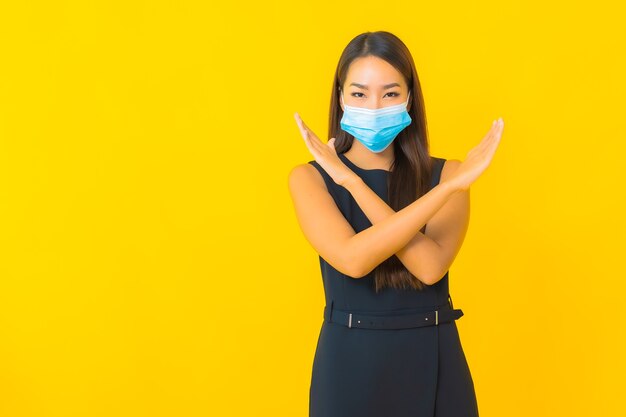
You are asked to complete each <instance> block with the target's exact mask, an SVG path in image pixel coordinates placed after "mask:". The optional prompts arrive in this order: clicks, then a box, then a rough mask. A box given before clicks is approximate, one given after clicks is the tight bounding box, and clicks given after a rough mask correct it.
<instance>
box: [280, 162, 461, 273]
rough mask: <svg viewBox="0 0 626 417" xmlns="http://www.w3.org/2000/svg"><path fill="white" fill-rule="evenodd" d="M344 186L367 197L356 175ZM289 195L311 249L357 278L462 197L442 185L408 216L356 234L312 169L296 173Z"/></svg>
mask: <svg viewBox="0 0 626 417" xmlns="http://www.w3.org/2000/svg"><path fill="white" fill-rule="evenodd" d="M342 185H343V186H344V187H346V188H347V189H348V190H349V191H350V192H352V193H353V195H354V194H356V195H362V193H361V192H360V191H357V189H358V188H361V191H363V187H367V186H366V185H365V184H364V183H363V180H361V178H359V177H358V176H356V175H355V176H354V177H350V179H349V180H346V181H344V182H343V184H342ZM289 189H290V192H291V196H292V199H293V202H294V206H295V210H296V216H297V218H298V221H299V224H300V227H301V228H302V231H303V233H304V235H305V237H306V238H307V240H308V241H309V243H311V245H312V246H313V247H314V248H315V250H316V251H317V252H318V253H319V254H320V256H321V257H322V258H324V259H325V260H326V261H327V262H328V263H330V264H331V265H332V266H333V267H334V268H335V269H337V270H339V271H341V272H342V273H344V274H346V275H348V276H351V277H354V278H360V277H363V276H365V275H366V274H368V273H369V272H370V271H372V270H373V269H374V268H375V267H376V266H377V265H379V264H380V263H382V262H383V261H384V260H386V259H387V258H389V257H390V256H392V255H393V254H395V253H396V252H398V251H399V250H400V249H402V248H403V247H404V246H406V245H407V243H408V242H409V241H410V240H411V239H413V237H414V236H415V235H416V233H418V231H419V229H421V228H422V226H424V224H426V222H427V221H428V220H429V219H430V218H431V217H432V216H433V215H434V214H435V213H436V212H437V211H438V210H439V209H440V208H441V207H442V206H443V205H444V204H445V203H446V202H447V201H448V200H449V199H450V198H451V197H452V196H453V195H455V194H456V193H458V192H459V191H460V189H459V188H457V187H456V186H455V185H453V184H452V182H449V181H442V182H441V183H439V185H437V186H435V187H434V188H432V189H431V190H430V191H429V192H427V193H426V194H424V195H423V196H422V197H420V198H419V199H417V200H416V201H414V202H413V203H411V204H409V205H408V206H406V207H405V208H403V209H402V210H399V211H398V212H396V213H390V214H389V215H387V216H386V217H385V218H384V219H381V220H379V221H378V222H377V223H376V224H373V225H372V226H371V227H369V228H367V229H365V230H363V231H361V232H359V233H355V231H354V229H353V228H352V226H351V225H350V224H349V223H348V222H347V220H346V219H345V217H344V216H343V214H342V213H341V212H340V211H339V209H338V208H337V205H336V204H335V202H334V200H333V199H332V197H331V196H330V194H329V193H328V190H327V189H326V185H325V184H324V180H323V179H322V177H321V175H320V174H319V172H317V170H316V169H315V167H313V166H312V165H311V164H301V165H298V166H297V167H295V168H294V169H292V171H291V172H290V174H289ZM392 211H393V210H392Z"/></svg>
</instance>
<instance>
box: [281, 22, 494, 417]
mask: <svg viewBox="0 0 626 417" xmlns="http://www.w3.org/2000/svg"><path fill="white" fill-rule="evenodd" d="M330 109H331V110H330V126H329V131H328V136H329V137H330V138H331V139H330V140H329V141H328V143H327V144H324V143H322V141H321V140H320V139H319V138H318V136H317V135H315V133H313V132H312V131H311V129H310V128H309V127H308V126H307V125H306V124H305V123H304V122H303V121H302V119H301V118H300V117H299V115H298V114H297V113H296V115H295V118H296V122H297V124H298V127H299V129H300V131H301V133H302V136H303V138H304V143H305V145H306V146H307V147H308V149H309V151H310V152H311V154H312V155H313V157H314V160H312V161H309V162H308V163H306V164H300V165H297V166H296V167H295V168H293V169H292V170H291V172H290V174H289V189H290V192H291V198H292V200H293V203H294V207H295V212H296V216H297V218H298V222H299V224H300V227H301V229H302V231H303V233H304V235H305V237H306V239H307V240H308V241H309V242H310V244H311V245H312V246H313V247H314V248H315V250H316V251H317V252H318V253H319V260H320V266H321V272H322V277H323V284H324V292H325V300H326V306H325V308H324V322H323V324H322V328H321V331H320V334H319V338H318V342H317V347H316V352H315V357H314V360H313V372H312V377H311V386H310V392H309V395H310V397H309V416H310V417H433V416H437V417H474V416H478V406H477V401H476V395H475V391H474V384H473V380H472V376H471V373H470V370H469V366H468V364H467V361H466V358H465V354H464V352H463V348H462V346H461V342H460V339H459V334H458V330H457V327H456V323H455V320H457V319H458V318H460V317H461V316H462V315H463V312H462V310H460V309H454V307H453V305H452V299H451V297H450V294H449V291H448V288H449V287H448V278H449V277H448V269H449V267H450V265H451V264H452V262H453V261H454V258H455V257H456V255H457V254H458V252H459V250H460V248H461V245H462V243H463V239H464V237H465V234H466V231H467V228H468V224H469V206H470V205H469V187H470V185H471V184H472V183H473V182H474V181H476V179H477V178H478V177H479V176H480V175H481V174H482V173H483V172H484V171H485V170H486V168H487V167H488V166H489V164H490V162H491V159H492V157H493V155H494V153H495V151H496V148H497V146H498V144H499V142H500V137H501V135H502V129H503V121H502V120H501V119H498V120H497V121H494V123H493V124H492V126H491V129H490V130H489V132H488V133H487V135H486V136H485V138H484V139H483V140H482V141H481V142H480V143H479V145H478V146H476V147H475V148H473V149H472V150H471V151H470V152H469V153H468V155H467V158H466V160H465V161H463V162H461V161H459V160H454V159H452V160H445V159H443V158H438V157H434V156H431V155H430V154H429V146H428V139H427V129H426V118H425V114H424V113H425V112H424V102H423V98H422V91H421V87H420V83H419V79H418V77H417V73H416V70H415V65H414V62H413V58H412V57H411V54H410V53H409V50H408V49H407V47H406V46H405V45H404V43H402V41H401V40H400V39H398V38H397V37H396V36H394V35H392V34H391V33H389V32H384V31H380V32H366V33H363V34H361V35H359V36H357V37H356V38H354V39H353V40H352V41H351V42H350V43H349V44H348V45H347V47H346V48H345V50H344V51H343V53H342V55H341V58H340V60H339V64H338V65H337V70H336V75H335V79H334V83H333V89H332V94H331V105H330ZM354 139H356V140H354Z"/></svg>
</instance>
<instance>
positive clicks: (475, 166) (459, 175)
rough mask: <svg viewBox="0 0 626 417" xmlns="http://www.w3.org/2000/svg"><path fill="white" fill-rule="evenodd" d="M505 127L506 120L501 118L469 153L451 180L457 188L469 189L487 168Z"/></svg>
mask: <svg viewBox="0 0 626 417" xmlns="http://www.w3.org/2000/svg"><path fill="white" fill-rule="evenodd" d="M502 129H504V120H502V118H499V119H498V120H495V121H494V122H493V124H492V125H491V129H490V130H489V132H487V135H486V136H485V137H484V138H483V140H482V141H481V142H480V143H479V144H478V146H476V147H474V148H473V149H472V150H470V151H469V153H468V154H467V158H465V161H463V163H462V164H461V165H459V167H458V168H457V169H456V171H455V172H454V174H453V175H452V177H451V178H449V179H448V180H446V182H448V181H449V182H450V183H451V184H452V185H453V187H454V188H455V189H459V190H467V189H468V188H469V186H470V185H471V184H472V183H473V182H474V181H476V179H478V177H479V176H480V175H481V174H482V173H483V172H484V171H485V170H486V169H487V167H488V166H489V164H490V163H491V159H492V158H493V154H494V153H495V152H496V149H497V148H498V144H499V143H500V138H501V137H502Z"/></svg>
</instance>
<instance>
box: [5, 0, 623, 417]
mask: <svg viewBox="0 0 626 417" xmlns="http://www.w3.org/2000/svg"><path fill="white" fill-rule="evenodd" d="M207 3H210V2H204V1H196V2H189V1H170V2H163V1H158V2H157V1H153V2H132V1H118V2H112V1H98V2H82V1H81V2H66V1H55V2H53V1H50V2H20V1H16V2H3V3H2V6H0V34H1V36H0V51H1V52H0V60H1V65H0V415H2V416H7V417H17V416H63V417H73V416H207V415H214V416H229V415H232V416H273V417H277V416H289V417H292V416H306V415H307V412H308V394H309V392H308V389H309V382H310V372H311V366H312V360H313V354H314V350H315V343H316V341H317V337H318V332H319V328H320V326H321V323H322V310H323V306H324V302H323V292H322V285H321V278H320V272H319V265H318V259H317V255H316V253H315V252H314V251H313V249H312V248H311V247H310V246H309V245H308V243H307V242H306V240H305V239H304V238H303V236H302V234H301V232H300V230H299V228H298V225H297V223H296V220H295V216H294V214H293V207H292V206H291V201H290V198H289V194H288V191H287V173H288V172H289V170H290V169H291V167H293V166H294V165H295V164H298V163H302V162H306V161H309V160H311V159H312V158H311V155H310V153H309V152H308V150H307V148H306V146H305V145H304V143H303V142H302V139H301V137H300V135H299V132H298V130H297V127H296V124H295V121H294V119H293V114H294V112H296V111H297V112H299V113H300V114H301V116H302V117H303V118H304V120H305V121H306V122H307V123H308V124H309V125H310V126H311V127H312V128H313V129H314V130H315V131H317V132H318V134H320V135H321V136H323V135H324V133H325V132H326V128H327V126H326V122H327V117H328V114H327V113H328V101H329V94H330V86H331V81H332V76H333V71H334V70H335V65H336V63H337V60H338V58H339V55H340V53H341V51H342V49H343V48H344V47H345V45H346V44H347V43H348V42H349V41H350V39H352V38H353V37H354V36H356V35H357V34H359V33H361V32H363V31H367V30H389V31H391V32H393V33H395V34H397V35H398V36H400V38H401V39H403V40H404V41H405V43H406V44H407V45H408V47H409V48H410V50H411V51H412V53H413V56H414V59H415V61H416V65H417V68H418V72H419V75H420V78H421V82H422V86H423V90H424V95H425V100H426V108H427V117H428V122H429V129H430V135H431V145H432V153H433V154H434V155H436V156H440V157H445V158H448V159H453V158H457V159H464V157H465V155H466V153H467V152H468V151H469V149H471V147H473V146H475V145H476V144H478V142H479V141H480V139H482V137H483V135H484V134H485V133H486V131H487V130H488V128H489V126H490V124H491V121H492V120H493V119H495V118H497V117H499V116H502V117H503V118H504V120H505V131H504V135H503V138H502V142H501V145H500V148H499V149H498V151H497V153H496V156H495V159H494V161H493V164H492V165H491V166H490V167H489V168H488V170H487V171H486V172H485V174H484V176H483V177H481V178H480V179H479V180H478V181H477V182H476V183H475V184H474V185H473V186H472V210H471V225H470V229H469V232H468V236H467V238H466V241H465V243H464V246H463V248H462V250H461V253H460V254H459V256H458V257H457V259H456V262H455V264H454V265H453V267H452V268H451V271H450V280H451V284H450V285H451V294H452V297H453V299H454V304H455V307H458V308H462V309H463V311H464V313H465V316H464V317H463V318H461V319H460V320H459V321H458V322H457V323H458V326H459V331H460V333H461V338H462V342H463V346H464V349H465V353H466V356H467V358H468V361H469V364H470V368H471V370H472V374H473V378H474V381H475V386H476V390H477V396H478V402H479V407H480V411H481V416H482V417H490V416H494V417H495V416H509V417H514V416H531V415H532V416H536V417H539V416H591V415H597V416H618V415H624V413H625V412H626V406H624V402H623V398H622V397H623V395H622V392H623V389H624V384H623V375H624V372H625V371H626V360H625V358H624V354H623V353H624V351H626V335H625V333H626V330H625V328H626V320H625V318H624V317H625V314H624V311H623V310H622V308H623V307H624V305H626V302H625V301H624V298H625V297H624V290H625V289H626V285H625V284H624V273H623V272H622V270H621V267H620V265H621V262H622V261H623V253H622V252H623V248H624V244H623V242H622V238H623V236H624V232H625V231H626V230H625V222H624V220H623V217H622V215H618V213H624V208H625V207H624V185H623V182H624V178H625V175H624V173H623V172H624V171H623V170H624V163H623V162H622V159H623V152H624V150H625V143H626V142H625V139H626V135H625V131H626V129H625V126H624V124H625V122H624V120H626V119H625V118H624V115H623V113H624V104H623V103H624V99H625V97H626V91H625V90H626V88H625V86H626V83H625V82H624V73H625V72H626V68H625V65H624V57H623V55H624V54H623V52H624V40H625V39H624V36H623V32H620V30H619V29H618V27H619V26H621V25H622V24H623V21H624V18H625V16H624V10H623V6H619V5H618V3H619V2H616V1H614V2H608V1H595V2H572V1H558V2H546V1H524V2H522V1H517V2H494V1H483V2H460V1H459V2H456V3H452V4H451V3H450V2H415V1H406V2H387V3H385V2H382V3H381V2H375V1H363V0H358V1H350V0H347V1H342V2H328V4H320V3H318V2H305V3H302V2H295V3H294V2H288V1H270V2H258V3H257V2H248V3H245V4H235V3H228V4H227V3H226V2H224V3H223V4H219V5H213V6H207V5H206V4H207ZM325 139H326V138H325ZM347 417H348V416H347Z"/></svg>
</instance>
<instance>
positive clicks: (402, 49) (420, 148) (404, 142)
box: [328, 31, 431, 292]
mask: <svg viewBox="0 0 626 417" xmlns="http://www.w3.org/2000/svg"><path fill="white" fill-rule="evenodd" d="M367 56H376V57H378V58H381V59H384V60H385V61H387V62H388V63H389V64H391V65H392V66H393V67H394V68H396V69H397V70H398V72H400V73H401V74H402V75H403V76H404V79H405V81H406V83H407V85H408V87H409V91H410V92H411V97H410V101H411V105H410V107H409V115H410V116H411V119H412V122H411V124H410V125H408V126H407V127H406V128H404V129H403V130H402V131H401V132H400V133H399V134H398V136H396V138H395V139H394V141H393V145H392V146H393V147H394V161H393V163H392V166H391V173H390V175H389V176H388V181H389V188H388V189H389V205H390V206H391V208H393V209H394V210H395V211H398V210H400V209H402V208H404V207H406V206H408V205H409V204H411V203H412V202H414V201H415V200H417V199H418V198H419V197H421V196H422V195H424V194H425V193H427V192H428V191H429V189H430V181H431V158H430V152H429V144H428V132H427V127H426V116H425V111H424V98H423V96H422V89H421V86H420V82H419V78H418V76H417V71H416V70H415V63H414V62H413V57H412V56H411V53H410V52H409V50H408V48H407V47H406V45H405V44H404V43H403V42H402V41H401V40H400V39H399V38H398V37H397V36H395V35H393V34H392V33H389V32H386V31H377V32H365V33H362V34H360V35H358V36H356V37H355V38H354V39H352V40H351V41H350V43H348V45H347V46H346V48H345V49H344V50H343V53H342V54H341V57H340V58H339V63H338V64H337V70H336V72H335V77H334V78H335V79H334V82H333V88H332V94H331V100H330V120H329V128H328V137H329V138H335V148H336V150H337V153H344V152H346V151H347V150H349V149H350V148H351V147H352V142H353V140H354V137H353V136H352V135H351V134H349V133H347V132H346V131H344V130H343V129H341V127H340V125H339V122H340V121H341V118H342V116H343V110H342V109H341V106H340V104H339V103H340V95H341V91H342V89H343V87H344V84H345V82H346V75H347V73H348V69H349V67H350V64H351V63H352V61H354V60H355V59H357V58H360V57H367ZM374 274H375V275H374V276H375V283H376V292H378V291H379V290H380V289H381V288H383V287H393V288H413V289H417V290H421V289H423V288H424V283H422V282H421V281H420V280H419V279H417V277H415V276H414V275H413V274H411V272H409V270H408V269H407V268H406V267H405V266H404V265H403V264H402V262H400V259H398V257H397V256H396V255H392V256H391V257H389V258H388V259H386V260H385V261H384V262H382V263H381V264H380V265H378V266H377V267H376V268H375V270H374Z"/></svg>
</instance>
